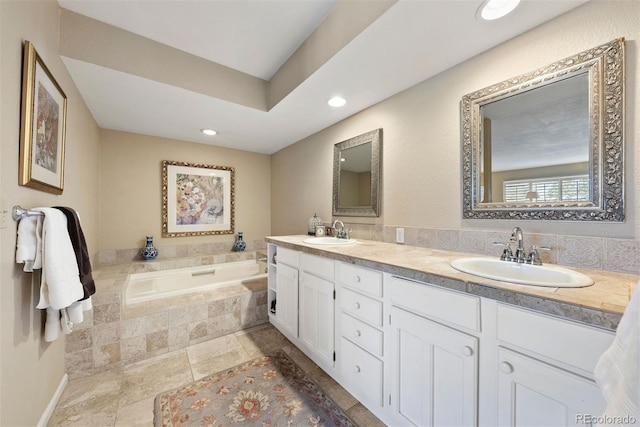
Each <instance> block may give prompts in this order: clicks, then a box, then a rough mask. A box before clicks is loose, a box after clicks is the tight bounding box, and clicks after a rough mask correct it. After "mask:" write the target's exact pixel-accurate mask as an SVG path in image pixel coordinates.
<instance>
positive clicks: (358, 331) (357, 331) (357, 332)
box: [356, 329, 362, 337]
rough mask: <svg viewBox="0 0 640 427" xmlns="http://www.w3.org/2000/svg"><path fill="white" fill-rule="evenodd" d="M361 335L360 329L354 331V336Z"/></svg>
mask: <svg viewBox="0 0 640 427" xmlns="http://www.w3.org/2000/svg"><path fill="white" fill-rule="evenodd" d="M361 335H362V332H360V329H356V336H357V337H359V336H361Z"/></svg>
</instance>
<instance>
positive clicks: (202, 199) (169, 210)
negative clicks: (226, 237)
mask: <svg viewBox="0 0 640 427" xmlns="http://www.w3.org/2000/svg"><path fill="white" fill-rule="evenodd" d="M234 174H235V170H234V168H232V167H228V166H212V165H204V164H198V163H185V162H173V161H169V160H163V161H162V237H184V236H207V235H212V234H233V232H234V217H235V211H234V209H235V203H234V198H235V183H234Z"/></svg>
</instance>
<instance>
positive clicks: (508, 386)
mask: <svg viewBox="0 0 640 427" xmlns="http://www.w3.org/2000/svg"><path fill="white" fill-rule="evenodd" d="M268 256H269V258H270V259H269V292H268V299H269V304H271V302H272V301H276V303H275V313H270V317H269V318H270V321H271V322H272V323H273V324H274V325H275V326H276V327H277V328H278V329H279V330H280V331H281V332H282V333H283V334H284V335H285V336H286V337H287V338H288V339H289V340H291V342H292V343H293V344H294V345H296V346H298V347H299V348H300V349H301V350H302V351H303V352H304V353H305V354H306V355H307V356H308V357H309V358H311V359H312V360H313V361H314V362H316V363H317V364H318V365H319V366H320V367H321V368H322V369H324V370H325V371H326V372H327V373H328V374H329V375H331V376H332V377H333V378H334V379H335V380H336V381H337V382H338V383H339V384H340V385H341V386H343V387H344V388H345V389H346V390H348V391H349V392H350V393H351V394H353V395H354V396H355V397H356V398H357V399H358V400H359V401H360V402H361V403H362V404H363V405H364V406H365V407H366V408H367V409H369V410H370V411H371V412H372V413H374V414H375V415H376V416H378V417H379V418H380V419H381V420H382V421H384V422H385V423H386V424H388V425H394V426H395V425H398V426H399V425H402V426H409V425H415V426H442V425H455V426H478V425H480V426H495V425H499V426H525V425H535V426H539V425H545V426H568V425H576V424H581V421H587V420H588V419H589V417H596V416H599V415H600V414H601V413H602V411H603V409H604V407H605V401H604V398H603V397H602V395H601V393H600V390H599V388H598V386H597V385H596V383H595V381H594V380H593V370H594V368H595V365H596V363H597V361H598V359H599V357H600V355H601V354H602V353H603V352H604V351H605V350H606V349H607V348H608V347H609V346H610V345H611V343H612V342H613V338H614V333H613V332H611V331H606V330H603V329H599V328H596V327H593V326H589V325H586V324H583V323H579V322H576V321H572V320H570V319H567V318H561V317H555V316H551V315H548V314H545V313H542V312H541V311H534V310H530V309H527V308H523V307H520V306H516V305H510V304H507V303H503V302H499V301H497V300H495V299H492V298H488V297H479V296H476V295H472V294H469V293H466V292H463V291H458V290H452V289H448V288H445V287H440V286H436V285H432V284H430V283H424V282H419V281H416V280H413V279H408V278H403V277H398V276H394V275H392V274H390V273H383V272H381V271H376V270H373V269H369V268H364V267H361V266H358V265H353V264H350V263H348V262H342V261H335V260H332V259H330V258H325V257H322V256H317V255H310V254H308V253H305V252H302V251H300V252H299V251H295V250H290V249H287V248H282V247H279V246H277V245H273V244H269V248H268ZM270 307H271V305H270Z"/></svg>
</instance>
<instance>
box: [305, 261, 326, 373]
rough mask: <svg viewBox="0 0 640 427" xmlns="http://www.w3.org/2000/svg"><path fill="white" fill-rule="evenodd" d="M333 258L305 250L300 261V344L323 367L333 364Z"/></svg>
mask: <svg viewBox="0 0 640 427" xmlns="http://www.w3.org/2000/svg"><path fill="white" fill-rule="evenodd" d="M333 274H334V262H333V261H332V260H329V259H326V258H322V257H318V256H314V255H309V254H305V253H302V254H300V265H299V290H300V295H299V313H300V317H299V326H300V335H299V339H300V344H301V346H302V348H303V350H306V351H305V352H306V353H307V355H309V356H310V357H311V358H312V359H313V360H314V361H315V362H316V363H317V364H318V365H320V366H322V367H324V368H332V367H333V361H334V359H333V357H334V349H335V345H334V344H335V340H334V316H335V314H334V305H335V304H334V288H335V285H334V278H333Z"/></svg>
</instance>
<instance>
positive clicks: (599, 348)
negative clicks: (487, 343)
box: [496, 304, 614, 426]
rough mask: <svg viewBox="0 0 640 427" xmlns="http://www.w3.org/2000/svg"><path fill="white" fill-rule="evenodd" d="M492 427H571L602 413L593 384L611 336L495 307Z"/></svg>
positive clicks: (514, 308)
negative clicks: (494, 424) (495, 408)
mask: <svg viewBox="0 0 640 427" xmlns="http://www.w3.org/2000/svg"><path fill="white" fill-rule="evenodd" d="M496 320H497V322H496V326H497V328H496V329H497V338H498V344H499V347H498V353H497V360H496V365H497V372H498V399H497V404H498V423H499V425H501V426H525V425H526V426H529V425H544V426H575V425H582V424H587V425H589V424H588V423H587V421H588V419H589V418H590V417H597V416H599V415H601V414H602V411H603V410H604V408H605V400H604V398H603V396H602V393H601V392H600V389H599V388H598V386H597V385H596V383H595V382H594V381H593V379H592V378H593V374H592V372H593V369H594V367H595V365H596V362H597V360H598V358H599V356H600V355H601V354H602V353H603V352H604V351H605V350H606V349H607V348H608V347H609V346H610V345H611V342H612V341H613V337H614V335H613V333H611V332H608V331H604V330H601V329H598V328H594V327H591V326H587V325H583V324H580V323H576V322H571V321H567V320H564V319H559V318H555V317H552V316H547V315H544V314H541V313H534V312H531V311H528V310H525V309H520V308H517V307H512V306H507V305H504V304H497V309H496Z"/></svg>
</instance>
